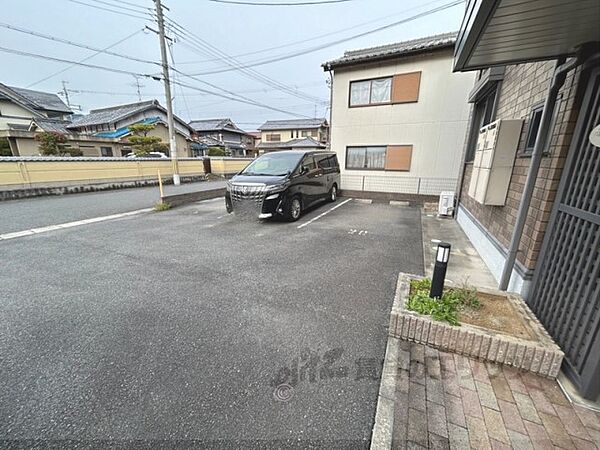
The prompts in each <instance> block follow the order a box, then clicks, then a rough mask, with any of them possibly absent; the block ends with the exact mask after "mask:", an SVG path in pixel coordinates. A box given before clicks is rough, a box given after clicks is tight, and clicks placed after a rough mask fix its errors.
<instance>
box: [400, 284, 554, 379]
mask: <svg viewBox="0 0 600 450" xmlns="http://www.w3.org/2000/svg"><path fill="white" fill-rule="evenodd" d="M421 278H422V277H419V276H416V275H409V274H405V273H400V275H399V276H398V285H397V287H396V296H395V298H394V305H393V307H392V314H391V319H390V328H389V334H390V336H393V337H396V338H398V339H401V340H405V341H411V342H417V343H420V344H425V345H428V346H430V347H434V348H438V349H440V350H445V351H449V352H454V353H458V354H461V355H465V356H470V357H475V358H478V359H481V360H484V361H490V362H494V363H499V364H504V365H507V366H512V367H515V368H517V369H522V370H526V371H529V372H533V373H536V374H539V375H543V376H546V377H549V378H556V376H557V375H558V372H559V370H560V366H561V364H562V360H563V356H564V355H563V352H562V351H561V349H560V348H559V347H558V346H557V345H556V344H555V343H554V341H553V340H552V338H550V336H549V335H548V333H547V332H546V330H545V329H544V327H543V326H542V325H541V324H540V322H539V321H538V320H537V318H536V317H535V316H534V315H533V313H532V312H531V310H530V309H529V308H528V307H527V305H526V304H525V302H524V301H523V299H522V298H521V297H519V296H518V295H515V294H511V293H506V292H502V291H495V290H490V289H479V288H478V289H477V290H478V292H482V293H487V294H492V295H497V296H505V297H506V299H507V301H510V302H512V304H513V306H514V309H515V311H516V313H517V314H518V315H519V316H520V318H521V319H522V320H523V322H524V323H525V324H526V325H527V326H528V327H529V329H530V331H531V332H532V333H531V335H532V336H533V339H532V340H526V339H521V338H517V337H514V336H510V335H507V334H503V333H501V332H498V331H495V330H489V329H485V328H481V327H478V326H475V325H471V324H465V323H463V324H462V325H461V326H452V325H449V324H447V323H444V322H438V321H435V320H433V319H432V318H430V317H429V316H423V315H421V314H418V313H416V312H413V311H409V310H407V309H406V301H407V298H408V294H409V291H410V281H411V280H413V279H421Z"/></svg>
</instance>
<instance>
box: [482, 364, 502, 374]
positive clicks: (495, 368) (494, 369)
mask: <svg viewBox="0 0 600 450" xmlns="http://www.w3.org/2000/svg"><path fill="white" fill-rule="evenodd" d="M484 365H485V368H486V369H487V373H488V376H489V377H490V378H493V377H499V376H503V375H504V374H503V372H502V366H501V365H500V364H495V363H493V362H490V361H486V362H485V363H484Z"/></svg>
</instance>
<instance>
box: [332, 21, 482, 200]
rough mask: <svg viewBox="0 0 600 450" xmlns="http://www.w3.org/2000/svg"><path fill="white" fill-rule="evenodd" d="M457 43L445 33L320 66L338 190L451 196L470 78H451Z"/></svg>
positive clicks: (348, 55) (358, 52)
mask: <svg viewBox="0 0 600 450" xmlns="http://www.w3.org/2000/svg"><path fill="white" fill-rule="evenodd" d="M455 41H456V33H446V34H441V35H436V36H430V37H425V38H421V39H415V40H411V41H405V42H400V43H397V44H391V45H384V46H380V47H374V48H368V49H364V50H354V51H348V52H345V54H344V56H342V57H341V58H339V59H336V60H333V61H329V62H327V63H325V64H323V68H324V70H325V71H329V72H330V73H331V74H332V79H333V87H332V89H333V92H332V105H331V108H332V117H331V149H332V150H333V151H335V152H336V153H337V154H338V159H339V162H340V167H341V171H342V189H344V190H346V191H355V192H356V191H361V192H366V193H369V195H371V194H373V193H386V194H389V193H394V194H397V195H398V197H400V198H401V197H403V196H406V197H407V196H408V195H439V194H440V192H441V191H447V190H450V191H455V190H456V188H457V182H458V177H459V169H460V165H461V164H460V163H461V154H462V149H463V144H464V140H465V135H466V130H467V125H468V119H469V106H468V103H467V98H468V94H469V91H470V89H471V88H472V86H473V82H474V79H475V75H474V74H472V73H453V72H452V63H453V46H454V43H455ZM356 193H357V194H358V192H356ZM360 195H362V194H360Z"/></svg>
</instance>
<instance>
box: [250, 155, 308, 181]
mask: <svg viewBox="0 0 600 450" xmlns="http://www.w3.org/2000/svg"><path fill="white" fill-rule="evenodd" d="M302 156H304V155H303V154H302V153H287V152H273V153H267V154H266V155H262V156H260V157H259V158H257V159H255V160H254V161H252V162H251V163H250V164H249V165H248V166H247V167H246V168H245V169H244V170H243V171H242V172H241V173H240V175H249V176H252V175H254V176H260V175H262V176H272V177H274V176H283V175H288V174H290V173H292V171H293V170H294V169H295V168H296V166H297V165H298V163H299V162H300V159H302Z"/></svg>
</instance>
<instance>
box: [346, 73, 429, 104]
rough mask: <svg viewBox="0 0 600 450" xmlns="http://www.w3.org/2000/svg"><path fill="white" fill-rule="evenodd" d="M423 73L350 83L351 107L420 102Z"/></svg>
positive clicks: (402, 74) (403, 74)
mask: <svg viewBox="0 0 600 450" xmlns="http://www.w3.org/2000/svg"><path fill="white" fill-rule="evenodd" d="M420 85H421V72H410V73H401V74H396V75H394V76H391V77H384V78H374V79H371V80H360V81H352V82H350V102H349V106H350V107H357V106H368V105H385V104H390V103H392V104H396V103H414V102H417V101H418V100H419V88H420Z"/></svg>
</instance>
